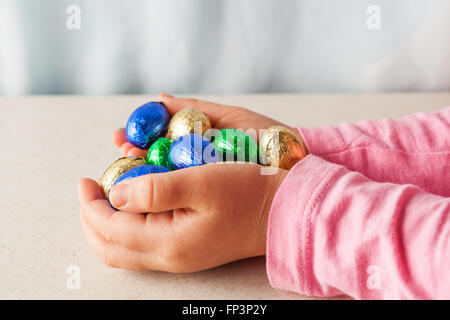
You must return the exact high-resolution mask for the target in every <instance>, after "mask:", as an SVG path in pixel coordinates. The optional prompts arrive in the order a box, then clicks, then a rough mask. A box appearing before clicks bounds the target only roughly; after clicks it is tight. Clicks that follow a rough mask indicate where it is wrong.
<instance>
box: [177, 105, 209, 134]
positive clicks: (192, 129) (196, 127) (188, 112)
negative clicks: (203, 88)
mask: <svg viewBox="0 0 450 320" xmlns="http://www.w3.org/2000/svg"><path fill="white" fill-rule="evenodd" d="M208 129H211V121H210V120H209V118H208V115H206V114H205V113H203V112H201V111H199V110H195V109H190V108H189V109H183V110H180V111H178V112H177V113H175V115H174V116H173V117H172V119H171V120H170V123H169V138H170V139H172V140H176V139H178V138H179V137H182V136H185V135H188V134H190V133H196V134H201V135H203V133H204V132H205V131H206V130H208Z"/></svg>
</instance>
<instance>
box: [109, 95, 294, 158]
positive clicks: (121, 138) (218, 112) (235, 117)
mask: <svg viewBox="0 0 450 320" xmlns="http://www.w3.org/2000/svg"><path fill="white" fill-rule="evenodd" d="M158 100H159V101H161V102H162V103H164V105H165V106H166V107H167V109H168V110H169V112H170V114H171V115H174V114H175V113H176V112H178V111H180V110H181V109H184V108H194V109H197V110H200V111H203V112H205V113H206V114H208V116H209V118H210V119H211V124H212V126H213V128H216V129H223V128H235V129H242V130H244V131H245V130H247V129H254V130H255V131H256V132H258V131H259V129H267V128H269V127H270V126H276V125H279V126H284V127H287V128H289V129H291V130H293V129H292V128H290V127H289V126H286V125H285V124H282V123H280V122H278V121H275V120H273V119H271V118H268V117H266V116H263V115H261V114H258V113H256V112H253V111H250V110H248V109H245V108H241V107H232V106H224V105H220V104H216V103H212V102H207V101H201V100H197V99H182V98H174V97H172V96H169V95H167V94H160V95H159V97H158ZM253 138H257V137H253ZM113 141H114V143H115V144H116V145H117V146H118V147H120V148H121V153H122V156H124V157H125V156H135V157H145V156H146V154H147V152H146V150H141V149H139V148H136V147H135V146H133V145H132V144H131V143H129V142H127V138H126V135H125V131H124V130H123V129H119V130H117V131H116V132H115V133H114V135H113Z"/></svg>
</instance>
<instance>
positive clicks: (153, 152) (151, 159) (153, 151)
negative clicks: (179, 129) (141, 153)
mask: <svg viewBox="0 0 450 320" xmlns="http://www.w3.org/2000/svg"><path fill="white" fill-rule="evenodd" d="M172 143H173V141H172V140H170V139H169V138H165V137H161V138H158V140H156V141H155V142H154V143H153V144H152V145H151V146H150V149H148V152H147V163H148V164H153V165H157V166H163V167H166V168H167V169H169V170H173V168H172V165H171V164H170V161H169V152H170V147H171V146H172Z"/></svg>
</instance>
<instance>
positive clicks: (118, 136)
mask: <svg viewBox="0 0 450 320" xmlns="http://www.w3.org/2000/svg"><path fill="white" fill-rule="evenodd" d="M112 141H113V142H114V144H115V145H116V146H118V147H119V148H120V147H121V146H122V145H123V144H124V143H126V142H128V140H127V135H126V133H125V129H124V128H120V129H117V130H116V131H114V133H113V135H112Z"/></svg>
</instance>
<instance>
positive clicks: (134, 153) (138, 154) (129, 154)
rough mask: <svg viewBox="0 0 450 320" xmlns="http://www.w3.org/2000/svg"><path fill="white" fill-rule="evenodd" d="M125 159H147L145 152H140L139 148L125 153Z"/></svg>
mask: <svg viewBox="0 0 450 320" xmlns="http://www.w3.org/2000/svg"><path fill="white" fill-rule="evenodd" d="M127 157H144V158H146V157H147V150H142V149H139V148H131V149H130V150H128V152H127Z"/></svg>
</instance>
